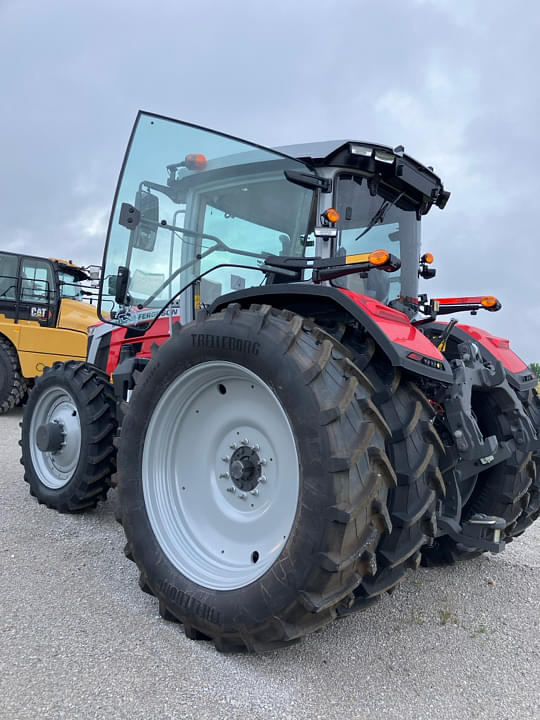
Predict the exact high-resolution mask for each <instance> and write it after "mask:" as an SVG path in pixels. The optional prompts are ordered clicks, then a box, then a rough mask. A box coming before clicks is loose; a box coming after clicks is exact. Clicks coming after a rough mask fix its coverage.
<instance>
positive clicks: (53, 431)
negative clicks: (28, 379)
mask: <svg viewBox="0 0 540 720" xmlns="http://www.w3.org/2000/svg"><path fill="white" fill-rule="evenodd" d="M115 430H116V416H115V398H114V392H113V388H112V385H111V384H110V383H109V381H108V377H107V376H106V375H105V374H104V373H102V372H101V371H100V370H98V369H96V368H94V367H93V366H91V365H88V364H86V363H83V362H77V361H75V360H70V361H69V362H67V363H60V362H57V363H55V364H54V365H53V367H52V368H45V371H44V373H43V375H42V376H41V377H39V378H37V379H36V383H35V385H34V387H33V388H32V390H31V391H30V393H29V397H28V401H27V403H26V405H25V408H24V414H23V421H22V435H21V441H20V444H21V447H22V457H21V463H22V464H23V465H24V469H25V473H24V479H25V480H26V482H27V483H28V484H29V485H30V494H31V495H33V496H34V497H36V498H37V500H38V502H40V503H43V504H45V505H46V506H47V507H49V508H54V509H55V510H58V511H59V512H62V513H66V512H80V511H82V510H87V509H90V508H93V507H95V506H96V505H97V503H98V501H99V500H104V499H105V497H106V495H107V492H108V490H109V487H110V485H109V480H110V477H111V474H112V473H113V472H114V469H115V450H114V447H113V435H114V432H115ZM47 442H48V443H49V445H48V446H47V447H48V449H46V450H43V449H40V444H41V447H42V448H43V447H44V443H47Z"/></svg>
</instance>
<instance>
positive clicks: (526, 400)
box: [510, 390, 540, 537]
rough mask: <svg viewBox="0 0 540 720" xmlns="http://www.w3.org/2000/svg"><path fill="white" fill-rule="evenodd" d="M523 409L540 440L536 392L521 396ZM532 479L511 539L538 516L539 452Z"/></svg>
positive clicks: (533, 458)
mask: <svg viewBox="0 0 540 720" xmlns="http://www.w3.org/2000/svg"><path fill="white" fill-rule="evenodd" d="M521 400H522V402H523V408H524V410H525V412H526V413H527V415H528V416H529V418H530V420H531V422H532V424H533V426H534V428H535V429H536V435H537V437H538V438H540V399H539V398H538V393H537V392H536V390H529V392H528V393H526V394H524V395H523V396H521ZM532 460H533V463H534V471H535V472H534V478H533V480H532V482H531V485H530V487H529V490H528V498H527V501H526V503H525V504H524V506H523V511H522V513H521V515H520V516H519V517H518V518H517V520H516V522H515V525H514V526H513V527H512V528H511V531H510V534H511V536H512V537H519V536H520V535H521V534H522V533H523V532H525V530H526V529H527V528H528V527H530V526H531V525H532V524H533V522H534V521H535V520H536V519H537V518H538V517H539V516H540V450H536V451H535V452H533V455H532Z"/></svg>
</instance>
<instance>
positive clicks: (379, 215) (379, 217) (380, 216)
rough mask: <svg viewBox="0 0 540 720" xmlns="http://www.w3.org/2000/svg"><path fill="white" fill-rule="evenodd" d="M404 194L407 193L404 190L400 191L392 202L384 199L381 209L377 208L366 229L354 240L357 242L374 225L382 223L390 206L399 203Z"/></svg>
mask: <svg viewBox="0 0 540 720" xmlns="http://www.w3.org/2000/svg"><path fill="white" fill-rule="evenodd" d="M403 195H405V193H404V192H401V193H399V195H397V196H396V197H395V199H394V200H392V202H390V201H389V200H383V201H382V203H381V206H380V207H379V209H378V210H377V212H376V213H375V215H374V216H373V217H372V218H371V220H370V221H369V222H368V224H367V227H366V229H365V230H364V231H363V232H361V233H360V235H358V237H355V238H354V242H356V241H357V240H360V238H362V237H364V235H365V234H366V233H368V232H369V231H370V230H371V228H372V227H375V225H379V224H380V223H382V221H383V220H384V216H385V215H386V213H387V212H388V210H390V208H391V207H392V206H393V205H395V204H396V203H397V201H398V200H399V199H400V198H402V197H403Z"/></svg>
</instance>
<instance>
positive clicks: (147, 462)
mask: <svg viewBox="0 0 540 720" xmlns="http://www.w3.org/2000/svg"><path fill="white" fill-rule="evenodd" d="M239 457H240V459H238V458H239ZM235 458H236V459H235ZM298 465H299V463H298V455H297V451H296V443H295V441H294V435H293V431H292V428H291V425H290V423H289V420H288V418H287V416H286V414H285V411H284V410H283V408H282V406H281V403H280V402H279V400H278V399H277V397H276V396H275V394H274V392H273V391H272V390H271V389H270V388H269V387H268V385H266V383H264V382H263V381H262V380H261V379H260V378H259V377H258V376H257V375H255V374H254V373H252V372H251V371H250V370H247V369H246V368H244V367H242V366H240V365H236V364H235V363H229V362H207V363H201V364H200V365H197V366H196V367H193V368H191V369H190V370H188V371H186V372H185V373H183V374H182V375H180V376H179V377H177V378H176V379H175V380H174V381H173V382H172V383H171V385H170V386H169V388H168V389H167V390H166V392H165V393H164V394H163V396H162V397H161V398H160V400H159V402H158V404H157V406H156V408H155V410H154V411H153V413H152V417H151V419H150V423H149V425H148V430H147V432H146V438H145V441H144V450H143V461H142V482H143V493H144V500H145V507H146V512H147V515H148V519H149V521H150V525H151V527H152V530H153V532H154V535H155V537H156V539H157V541H158V543H159V545H160V546H161V548H162V550H163V552H164V553H165V555H166V556H167V557H168V559H169V560H170V562H171V563H172V564H173V565H174V566H175V567H176V568H177V569H178V570H179V571H180V572H181V573H182V574H183V575H184V576H186V577H187V578H189V579H190V580H192V581H193V582H195V583H197V584H198V585H201V586H203V587H206V588H209V589H214V590H233V589H235V588H240V587H244V586H245V585H248V584H249V583H252V582H253V581H254V580H256V579H257V578H259V577H261V575H263V574H264V573H265V572H266V571H267V570H268V569H269V568H270V567H271V566H272V565H273V564H274V563H275V561H276V560H277V558H278V557H279V555H280V553H281V551H282V549H283V547H284V545H285V543H286V542H287V538H288V537H289V534H290V532H291V528H292V526H293V523H294V518H295V515H296V510H297V505H298V495H299V469H298ZM241 468H243V472H242V474H241V476H240V469H241Z"/></svg>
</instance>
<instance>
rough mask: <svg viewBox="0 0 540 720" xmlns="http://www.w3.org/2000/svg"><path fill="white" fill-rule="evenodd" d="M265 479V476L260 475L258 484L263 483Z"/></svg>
mask: <svg viewBox="0 0 540 720" xmlns="http://www.w3.org/2000/svg"><path fill="white" fill-rule="evenodd" d="M266 479H267V478H266V475H261V477H260V478H259V482H262V483H265V482H266Z"/></svg>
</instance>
